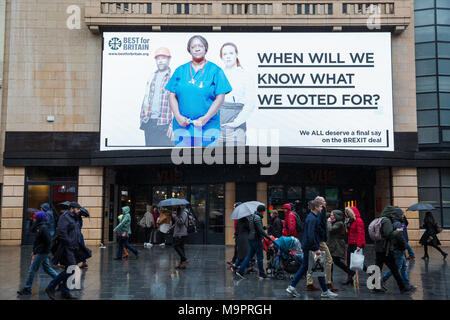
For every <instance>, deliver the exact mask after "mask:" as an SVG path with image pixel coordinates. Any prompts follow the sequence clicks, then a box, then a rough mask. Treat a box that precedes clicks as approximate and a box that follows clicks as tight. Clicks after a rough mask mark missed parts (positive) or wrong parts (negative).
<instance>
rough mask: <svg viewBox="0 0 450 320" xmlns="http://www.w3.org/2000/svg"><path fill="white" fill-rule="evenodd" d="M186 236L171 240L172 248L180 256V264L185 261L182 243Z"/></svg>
mask: <svg viewBox="0 0 450 320" xmlns="http://www.w3.org/2000/svg"><path fill="white" fill-rule="evenodd" d="M186 238H187V237H186V236H184V237H175V238H173V248H174V249H175V251H176V252H177V253H178V255H179V256H180V260H181V262H180V263H182V262H184V261H186V260H187V259H186V253H185V252H184V243H185V242H186Z"/></svg>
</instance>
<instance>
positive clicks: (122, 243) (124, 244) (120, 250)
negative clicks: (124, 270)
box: [117, 237, 138, 259]
mask: <svg viewBox="0 0 450 320" xmlns="http://www.w3.org/2000/svg"><path fill="white" fill-rule="evenodd" d="M117 242H118V244H119V245H118V246H117V247H118V248H117V259H121V258H122V253H123V247H125V248H127V249H128V250H131V251H132V252H133V253H134V254H136V255H137V254H138V251H137V250H136V248H135V247H133V246H132V245H130V244H129V243H128V238H120V237H119V238H118V241H117Z"/></svg>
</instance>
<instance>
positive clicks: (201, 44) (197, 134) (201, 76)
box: [166, 35, 232, 147]
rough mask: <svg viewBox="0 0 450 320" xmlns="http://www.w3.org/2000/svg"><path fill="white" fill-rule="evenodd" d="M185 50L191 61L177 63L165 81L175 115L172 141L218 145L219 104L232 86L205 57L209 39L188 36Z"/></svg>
mask: <svg viewBox="0 0 450 320" xmlns="http://www.w3.org/2000/svg"><path fill="white" fill-rule="evenodd" d="M187 51H188V52H189V54H190V55H191V56H192V61H189V62H188V63H185V64H183V65H181V66H179V67H178V68H177V69H176V70H175V72H174V73H173V75H172V77H171V78H170V80H169V82H168V83H167V85H166V90H167V91H169V92H170V95H169V106H170V109H171V110H172V112H173V115H174V121H173V134H174V145H175V146H178V147H193V146H217V145H218V141H219V137H220V112H219V108H220V106H221V105H222V104H223V101H224V99H225V94H227V93H229V92H230V91H231V90H232V88H231V85H230V83H229V82H228V79H227V77H226V76H225V73H224V72H223V70H222V69H221V68H220V67H219V66H217V65H216V64H214V63H212V62H210V61H207V60H206V58H205V56H206V53H207V52H208V42H207V41H206V39H205V38H204V37H202V36H199V35H196V36H193V37H192V38H190V39H189V41H188V44H187Z"/></svg>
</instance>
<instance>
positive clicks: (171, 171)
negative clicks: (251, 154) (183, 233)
mask: <svg viewBox="0 0 450 320" xmlns="http://www.w3.org/2000/svg"><path fill="white" fill-rule="evenodd" d="M5 2H6V6H5V13H6V15H5V32H4V42H5V46H4V47H5V52H4V63H3V65H2V66H3V86H2V102H1V106H2V113H1V125H2V127H1V132H2V144H1V148H2V154H3V157H2V161H3V162H2V166H1V171H0V179H1V182H2V193H1V216H0V222H1V225H0V244H10V245H19V244H29V243H30V242H31V240H32V235H30V232H29V228H30V213H29V210H28V209H30V208H36V207H38V206H39V205H40V204H41V203H44V202H50V203H52V204H53V205H54V206H55V210H57V211H59V210H60V209H61V207H60V206H59V205H58V204H59V203H61V202H63V201H66V200H77V201H78V202H79V203H81V204H82V205H83V206H85V207H86V208H87V209H88V210H89V212H90V218H89V219H86V220H85V222H84V224H83V233H84V235H85V239H86V242H87V244H90V245H96V244H99V243H101V242H103V243H108V242H109V241H114V236H113V232H112V229H113V227H114V226H115V224H116V223H117V216H118V214H120V213H119V210H120V207H121V206H123V205H125V204H128V205H130V206H131V208H132V212H133V225H132V228H133V231H134V232H133V238H132V240H133V241H135V242H143V235H142V232H141V230H139V228H138V227H137V226H136V224H137V221H139V219H140V217H141V216H142V215H143V213H144V212H145V205H146V204H147V203H150V204H157V203H158V202H159V201H160V200H162V199H165V198H167V197H182V198H186V199H188V200H189V201H190V202H191V204H192V206H193V208H194V211H195V212H196V214H197V216H198V217H199V220H200V222H201V230H200V232H199V233H198V234H195V235H193V236H191V239H190V242H191V243H206V244H232V243H233V233H234V225H233V221H232V220H230V219H229V217H230V215H231V212H232V207H233V204H234V202H236V201H247V200H255V199H256V200H258V201H261V202H264V203H267V204H268V205H269V206H272V207H274V208H279V207H280V206H281V205H282V204H283V203H286V202H294V201H295V200H300V201H301V202H302V204H303V208H304V210H306V205H305V204H306V203H307V201H308V200H310V199H312V198H314V197H315V196H316V195H318V194H321V195H325V196H326V197H327V199H328V205H329V209H332V208H335V207H337V208H343V207H344V206H345V205H348V204H353V205H357V206H358V208H359V209H360V211H361V213H362V218H363V220H364V221H365V222H366V225H368V223H369V222H370V221H371V220H372V219H373V218H375V217H377V216H379V215H380V213H381V211H382V209H383V207H384V206H386V205H388V204H393V205H397V206H399V207H401V208H403V209H406V208H407V207H409V206H410V205H412V204H414V203H416V202H418V201H419V200H420V201H426V202H431V203H433V204H434V205H435V206H436V207H438V210H437V211H439V212H438V213H437V214H435V216H436V217H438V221H439V222H440V223H441V224H442V226H443V227H444V229H445V228H447V229H446V230H444V231H443V233H442V234H441V235H440V239H441V242H442V243H443V245H450V230H448V228H450V212H449V206H450V198H449V190H450V188H448V187H450V185H449V183H450V182H449V181H450V178H449V172H450V149H449V148H448V142H447V140H448V139H447V135H448V132H447V131H448V130H447V128H446V126H447V125H448V121H449V115H448V111H446V110H445V109H446V108H448V104H446V101H447V100H448V99H447V96H448V95H449V94H450V93H449V90H447V89H448V88H447V86H446V80H447V78H446V74H445V72H446V71H448V70H447V69H448V68H446V67H445V63H446V60H445V59H446V58H448V56H441V55H440V54H441V51H440V50H441V48H443V49H442V50H444V54H445V52H447V51H448V50H447V51H445V50H446V49H445V48H446V45H447V42H448V39H447V38H448V31H447V29H445V26H444V25H443V24H445V23H447V22H448V18H445V17H446V15H445V14H443V13H442V12H441V11H444V9H442V10H441V9H437V8H438V7H439V6H444V7H448V5H447V4H446V1H439V0H438V1H416V10H415V8H414V2H413V1H412V0H397V1H392V0H376V1H369V0H365V1H354V0H342V1H336V0H330V1H320V2H319V1H313V0H306V1H303V0H286V1H283V0H276V1H275V0H272V1H262V0H254V1H240V0H233V1H209V0H196V1H192V2H191V1H188V2H186V1H174V0H167V1H147V0H133V1H132V0H63V1H61V0H58V1H56V0H42V1H41V0H40V1H33V2H30V1H27V0H14V1H13V0H8V1H5ZM422 2H424V3H425V2H426V3H433V6H430V7H424V8H427V9H424V8H422V7H419V5H420V3H422ZM374 7H375V8H379V10H380V11H379V14H378V15H377V16H376V17H374V16H373V15H372V14H371V12H373V11H372V9H373V8H374ZM0 8H1V6H0ZM422 9H424V11H427V10H428V11H432V12H434V13H433V14H434V16H437V17H438V18H437V20H433V22H432V23H431V22H424V23H429V24H430V25H432V27H431V28H430V26H429V25H428V24H426V25H425V28H428V29H426V30H423V34H422V35H421V32H422V29H420V28H422V25H421V24H420V25H419V24H417V23H416V25H415V22H414V20H415V14H416V15H418V14H419V15H420V14H421V10H422ZM446 12H447V11H446ZM428 13H429V12H427V13H426V14H428ZM433 14H431V13H430V15H433ZM427 17H428V16H427ZM427 17H422V16H421V17H420V19H421V21H423V20H424V19H425V20H426V19H427ZM445 19H447V20H445ZM420 23H423V22H420ZM374 25H375V27H374ZM414 26H416V27H414ZM432 29H433V30H434V31H430V30H432ZM108 31H127V32H143V31H145V32H185V31H195V32H270V33H277V32H279V33H283V32H299V33H300V32H336V33H339V32H369V31H370V32H390V33H391V34H392V41H391V47H392V77H393V88H392V90H393V106H394V114H393V121H394V123H393V124H394V141H395V150H394V151H392V152H387V151H356V150H345V151H342V150H331V149H330V150H327V149H305V148H280V169H279V172H278V173H277V174H276V175H273V176H261V175H260V174H259V169H260V167H259V166H258V165H218V164H215V165H206V164H203V165H179V166H176V165H173V164H172V162H171V158H170V154H171V153H170V150H156V151H155V150H130V151H127V152H122V151H100V112H101V103H100V101H101V99H100V97H101V80H102V33H103V32H108ZM430 32H433V35H435V38H434V40H433V41H431V39H432V38H431V37H430V36H429V33H430ZM439 34H442V38H440V36H439ZM0 35H1V33H0ZM420 39H424V40H420ZM429 39H430V41H428V40H429ZM446 39H447V40H446ZM446 41H447V42H446ZM433 48H434V49H433ZM436 48H437V49H436ZM433 50H434V51H433ZM433 52H434V53H433ZM427 54H429V55H427ZM421 59H424V60H421ZM428 60H432V61H428ZM422 61H423V62H422ZM433 64H434V65H437V67H436V68H435V69H433V67H432V65H433ZM416 65H417V69H418V73H417V79H416ZM430 66H431V67H430ZM427 68H431V71H430V70H429V69H427ZM424 69H425V71H423V70H424ZM423 72H425V73H423ZM430 72H431V73H430ZM433 72H434V73H433ZM422 76H423V77H424V79H419V78H420V77H422ZM432 79H434V81H435V82H434V83H435V86H434V87H432V88H430V86H431V84H430V83H431V82H433V80H432ZM436 79H437V80H436ZM416 81H417V92H416ZM437 81H439V84H437V83H438V82H437ZM416 94H417V102H416ZM437 97H439V99H437ZM446 99H447V100H446ZM438 101H439V102H438ZM430 110H432V113H433V115H430ZM436 117H438V119H439V120H438V121H437V122H436V121H434V122H433V119H436ZM436 130H437V131H438V132H439V133H438V135H437V136H438V137H439V138H438V139H436ZM436 194H439V197H437V196H436ZM407 217H408V219H409V221H410V225H409V227H408V230H409V236H410V240H411V243H412V244H417V242H418V240H419V238H420V236H421V234H422V232H423V230H421V229H420V219H421V215H420V214H419V212H408V213H407Z"/></svg>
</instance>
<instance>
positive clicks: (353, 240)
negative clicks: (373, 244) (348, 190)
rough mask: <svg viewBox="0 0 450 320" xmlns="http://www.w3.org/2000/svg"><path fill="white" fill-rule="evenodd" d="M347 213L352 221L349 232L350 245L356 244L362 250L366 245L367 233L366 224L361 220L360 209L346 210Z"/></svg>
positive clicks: (350, 208)
mask: <svg viewBox="0 0 450 320" xmlns="http://www.w3.org/2000/svg"><path fill="white" fill-rule="evenodd" d="M345 212H346V213H347V215H348V216H349V217H350V219H351V223H350V230H349V232H348V244H355V245H356V246H357V247H359V248H362V247H364V246H365V245H366V233H365V230H364V222H363V221H362V219H361V215H360V213H359V210H358V208H356V207H349V208H345Z"/></svg>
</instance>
